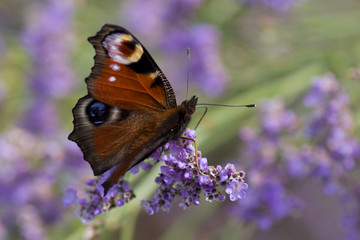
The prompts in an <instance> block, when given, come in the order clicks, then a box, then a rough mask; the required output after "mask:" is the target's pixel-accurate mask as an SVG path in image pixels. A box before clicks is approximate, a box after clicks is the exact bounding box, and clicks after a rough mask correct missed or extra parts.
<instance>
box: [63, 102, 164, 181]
mask: <svg viewBox="0 0 360 240" xmlns="http://www.w3.org/2000/svg"><path fill="white" fill-rule="evenodd" d="M73 114H74V130H73V132H72V133H71V134H70V135H69V139H70V140H72V141H74V142H76V143H77V144H78V145H79V147H80V149H81V150H82V152H83V153H84V159H85V160H86V161H88V162H89V163H90V165H91V168H92V169H93V171H94V175H100V174H102V173H104V172H105V171H107V170H109V169H110V168H112V167H113V166H119V167H121V168H122V169H124V172H125V171H126V170H128V169H129V168H130V167H132V166H133V165H134V164H136V163H137V162H138V161H139V160H142V159H143V158H144V157H145V156H147V154H148V153H149V152H150V151H153V150H154V149H150V148H149V146H150V145H155V146H154V148H155V147H157V146H158V145H156V143H155V142H152V141H158V140H156V139H157V138H156V136H157V135H159V133H158V130H159V124H160V123H161V121H158V120H157V118H158V117H157V116H156V114H154V113H151V112H128V111H126V110H122V109H119V108H117V107H113V106H109V105H106V104H103V103H101V102H99V101H97V100H95V99H94V98H93V97H92V96H90V95H87V96H85V97H83V98H81V99H80V100H79V101H78V103H77V104H76V106H75V108H74V109H73ZM159 144H160V143H159Z"/></svg>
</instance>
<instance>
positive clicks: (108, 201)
mask: <svg viewBox="0 0 360 240" xmlns="http://www.w3.org/2000/svg"><path fill="white" fill-rule="evenodd" d="M107 173H108V174H105V176H104V177H102V178H101V179H99V180H96V181H88V182H87V185H88V186H90V188H89V189H88V190H87V191H86V195H87V196H86V198H80V199H79V198H77V199H76V200H75V199H72V200H71V203H72V204H75V203H78V205H77V206H76V207H77V210H76V215H77V216H78V217H79V218H81V221H82V222H83V223H85V222H87V221H91V220H93V219H94V217H95V216H96V215H99V214H101V213H105V212H107V211H109V210H110V209H111V208H113V207H120V206H122V205H124V204H125V203H127V202H129V201H130V200H131V199H132V198H134V197H135V195H134V193H133V191H132V190H131V188H130V186H129V184H128V183H127V182H125V181H124V180H122V179H121V180H119V181H118V183H117V184H115V185H114V186H113V187H112V188H111V189H110V190H109V192H108V193H107V194H106V196H104V197H103V194H104V188H103V187H102V186H101V184H102V183H103V182H104V181H105V180H106V179H107V177H108V176H109V173H111V172H107ZM74 191H75V190H73V189H68V190H67V194H66V195H65V196H67V197H65V198H64V199H63V200H65V201H64V204H66V203H67V202H69V203H70V201H68V199H69V198H71V197H73V196H75V195H76V194H74ZM69 195H70V196H69ZM71 195H72V196H71Z"/></svg>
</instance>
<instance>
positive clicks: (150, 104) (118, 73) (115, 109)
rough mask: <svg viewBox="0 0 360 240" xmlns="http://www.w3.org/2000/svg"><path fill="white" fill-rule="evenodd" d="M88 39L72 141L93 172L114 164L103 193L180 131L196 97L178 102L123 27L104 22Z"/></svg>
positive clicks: (161, 75) (101, 171) (167, 84)
mask: <svg viewBox="0 0 360 240" xmlns="http://www.w3.org/2000/svg"><path fill="white" fill-rule="evenodd" d="M88 40H89V42H90V43H91V44H92V45H93V47H94V48H95V52H96V54H95V57H94V60H95V64H94V66H93V67H92V70H91V74H90V75H89V76H88V77H87V78H86V79H85V82H86V84H87V89H88V94H87V95H86V96H84V97H82V98H80V99H79V101H78V102H77V104H76V106H75V107H74V109H73V111H72V112H73V115H74V121H73V124H74V129H73V131H72V132H71V133H70V135H69V137H68V138H69V140H71V141H74V142H75V143H76V144H77V145H78V146H79V147H80V149H81V151H82V152H83V154H84V159H85V160H86V161H87V162H89V164H90V166H91V168H92V170H93V172H94V175H96V176H97V175H101V174H103V173H105V172H106V171H108V170H109V169H112V168H114V170H113V171H112V173H111V175H110V177H109V178H108V179H107V180H106V181H105V182H104V183H103V187H104V192H105V193H106V192H107V191H108V190H109V189H110V188H111V187H112V186H113V185H114V184H115V183H116V182H117V180H118V179H119V178H120V177H121V176H123V175H124V174H125V172H126V171H128V170H129V169H130V168H132V167H133V166H135V165H136V164H138V163H139V162H141V161H143V160H144V159H146V158H148V157H149V156H150V155H151V154H152V153H153V152H154V151H155V150H156V149H157V148H158V147H160V146H162V145H164V144H165V143H166V142H168V141H169V140H175V139H178V138H180V137H181V136H182V134H183V133H184V131H185V129H186V127H187V125H188V124H189V122H190V119H191V115H192V114H193V113H194V112H195V107H196V104H197V100H198V99H197V97H196V96H193V97H192V98H191V99H190V100H185V101H183V102H182V103H181V104H180V105H177V103H176V98H175V94H174V91H173V89H172V87H171V85H170V83H169V81H168V79H167V78H166V77H165V75H164V74H163V72H162V71H161V70H160V68H159V67H158V66H157V64H156V63H155V61H154V60H153V58H152V57H151V56H150V54H149V53H148V52H147V50H146V49H145V47H144V46H143V45H142V44H141V43H140V42H139V41H138V40H137V39H136V38H135V37H134V35H132V34H131V33H130V32H129V31H128V30H126V29H125V28H123V27H120V26H116V25H111V24H106V25H104V26H103V27H102V28H101V30H100V31H99V32H98V33H97V34H96V35H95V36H93V37H90V38H89V39H88Z"/></svg>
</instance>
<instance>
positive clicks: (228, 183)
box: [141, 130, 248, 215]
mask: <svg viewBox="0 0 360 240" xmlns="http://www.w3.org/2000/svg"><path fill="white" fill-rule="evenodd" d="M185 136H186V137H190V138H195V132H194V131H190V130H188V131H187V132H186V133H185ZM164 150H165V151H169V155H163V156H162V157H161V161H163V162H164V163H165V165H164V166H162V167H161V173H160V175H159V176H158V177H157V178H156V179H155V182H156V183H157V184H159V188H158V189H157V190H156V193H155V195H154V196H153V198H152V199H151V200H149V201H145V200H143V201H142V203H141V204H142V205H143V206H144V207H145V209H146V211H147V212H148V213H149V214H150V215H152V214H154V213H155V212H158V211H159V210H163V211H169V209H170V207H171V204H172V201H173V200H174V198H175V197H176V196H180V198H181V201H180V203H179V205H180V207H182V208H183V209H188V208H189V207H190V206H191V205H199V204H200V194H201V192H202V191H204V196H205V199H206V201H209V202H212V201H224V200H225V195H223V194H221V192H220V191H219V190H220V189H219V188H223V189H225V192H226V193H227V194H228V195H229V196H230V200H231V201H236V200H238V199H242V198H244V197H245V191H246V190H247V187H248V186H247V184H246V183H245V182H244V177H245V173H244V172H243V171H237V170H236V169H235V167H234V165H233V164H227V165H226V166H225V167H224V168H223V167H221V166H219V165H218V166H216V167H215V166H208V163H207V159H206V158H203V157H202V156H201V153H200V152H198V153H197V158H198V160H197V159H196V158H195V149H194V147H193V145H192V142H191V140H187V139H179V140H177V141H173V142H169V143H168V144H166V145H165V146H164ZM196 161H198V163H197V162H196Z"/></svg>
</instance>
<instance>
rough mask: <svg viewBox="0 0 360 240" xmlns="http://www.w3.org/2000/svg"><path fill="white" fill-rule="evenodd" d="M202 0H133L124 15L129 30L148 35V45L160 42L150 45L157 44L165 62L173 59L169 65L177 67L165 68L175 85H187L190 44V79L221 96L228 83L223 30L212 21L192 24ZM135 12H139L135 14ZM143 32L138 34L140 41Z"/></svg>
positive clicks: (204, 89)
mask: <svg viewBox="0 0 360 240" xmlns="http://www.w3.org/2000/svg"><path fill="white" fill-rule="evenodd" d="M203 2H204V1H203V0H196V1H189V0H173V1H169V2H163V1H159V0H148V1H145V0H137V1H131V3H130V2H129V3H128V4H127V5H126V7H125V8H124V9H123V12H122V14H121V16H122V17H123V20H124V21H125V22H128V26H129V28H130V30H132V29H134V30H133V31H134V33H136V34H140V36H141V35H143V36H144V39H147V42H144V44H145V45H147V44H149V43H157V44H156V45H154V46H151V47H152V48H157V49H158V50H159V51H161V52H162V55H165V56H166V62H169V61H170V63H169V64H168V65H169V68H170V67H171V66H176V69H171V70H170V71H167V69H166V68H163V70H164V71H165V72H166V74H167V75H168V77H169V79H171V81H172V84H173V85H174V86H175V89H177V88H178V87H176V86H179V87H180V86H182V87H183V86H185V85H186V72H187V69H186V62H185V60H186V58H185V56H186V55H185V53H186V50H187V49H188V48H190V49H191V60H190V78H191V81H194V82H195V84H196V85H198V87H199V89H201V90H202V91H204V92H205V93H206V94H207V95H209V96H218V95H220V94H222V93H223V92H224V91H225V89H226V87H227V84H228V76H227V72H226V69H225V67H224V65H223V63H222V61H221V56H220V53H219V42H220V41H219V36H220V31H219V30H218V29H217V27H216V26H214V25H211V24H191V25H190V24H189V17H190V16H191V15H193V14H194V13H195V11H196V10H197V9H198V8H199V7H200V6H201V5H202V4H203ZM135 9H136V11H135ZM149 9H151V11H149ZM134 12H136V14H133V13H134ZM154 15H156V18H154ZM140 18H141V21H139V19H140ZM139 22H141V24H139ZM140 36H138V37H139V39H140V41H141V38H140ZM149 39H150V40H149ZM149 50H151V49H149ZM150 52H151V51H150ZM180 60H184V61H180ZM176 80H178V82H176Z"/></svg>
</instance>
